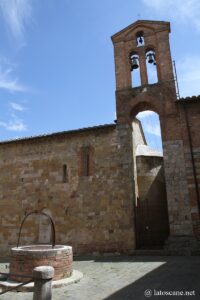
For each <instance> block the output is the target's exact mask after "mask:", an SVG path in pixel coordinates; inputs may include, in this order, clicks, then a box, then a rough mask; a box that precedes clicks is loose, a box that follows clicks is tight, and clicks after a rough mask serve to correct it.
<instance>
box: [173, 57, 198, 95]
mask: <svg viewBox="0 0 200 300" xmlns="http://www.w3.org/2000/svg"><path fill="white" fill-rule="evenodd" d="M191 57H192V60H191ZM192 62H195V63H192ZM177 75H178V83H179V89H180V96H181V97H186V96H193V95H199V94H200V86H199V82H200V57H199V56H194V55H193V56H188V57H185V58H183V59H181V60H179V61H178V62H177Z"/></svg>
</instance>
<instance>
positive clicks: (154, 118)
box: [137, 110, 161, 137]
mask: <svg viewBox="0 0 200 300" xmlns="http://www.w3.org/2000/svg"><path fill="white" fill-rule="evenodd" d="M137 118H138V119H139V120H140V121H141V123H142V128H143V130H144V133H150V134H153V135H156V136H159V137H160V136H161V130H160V120H159V116H158V115H157V114H156V113H155V112H153V111H151V110H145V111H143V112H140V113H139V114H137Z"/></svg>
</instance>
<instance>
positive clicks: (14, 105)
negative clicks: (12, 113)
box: [10, 102, 25, 111]
mask: <svg viewBox="0 0 200 300" xmlns="http://www.w3.org/2000/svg"><path fill="white" fill-rule="evenodd" d="M10 106H11V108H12V109H13V110H16V111H24V110H25V107H23V106H22V105H21V104H18V103H15V102H11V103H10Z"/></svg>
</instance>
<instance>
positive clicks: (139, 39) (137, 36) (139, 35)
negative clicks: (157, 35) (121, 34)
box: [136, 31, 145, 47]
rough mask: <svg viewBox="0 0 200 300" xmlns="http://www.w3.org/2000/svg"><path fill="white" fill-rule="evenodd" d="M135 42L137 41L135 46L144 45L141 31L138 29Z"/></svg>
mask: <svg viewBox="0 0 200 300" xmlns="http://www.w3.org/2000/svg"><path fill="white" fill-rule="evenodd" d="M136 42H137V47H140V46H144V45H145V42H144V34H143V31H139V32H138V33H137V34H136Z"/></svg>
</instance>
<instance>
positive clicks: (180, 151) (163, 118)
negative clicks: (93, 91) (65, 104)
mask: <svg viewBox="0 0 200 300" xmlns="http://www.w3.org/2000/svg"><path fill="white" fill-rule="evenodd" d="M169 33H170V23H169V22H163V21H146V20H139V21H137V22H135V23H133V24H131V25H130V26H128V27H126V28H125V29H123V30H121V31H119V32H118V33H116V34H115V35H113V36H112V42H113V45H114V57H115V76H116V111H117V125H118V128H120V127H123V126H125V125H126V126H127V125H131V124H132V121H133V119H134V117H135V116H136V115H137V114H138V113H139V112H141V111H144V110H151V111H154V112H156V113H157V114H158V115H159V118H160V126H161V134H162V145H163V160H164V173H165V183H166V191H167V206H168V216H169V227H170V236H169V239H168V245H169V248H170V247H171V246H170V245H171V244H172V245H173V244H174V243H175V244H176V246H175V247H176V249H177V248H178V247H179V246H177V245H180V247H182V245H183V241H184V242H185V241H186V244H187V245H190V244H192V243H193V240H194V235H197V234H196V233H195V232H196V231H197V230H196V229H195V228H196V227H197V226H196V223H195V222H196V221H195V218H196V219H197V217H196V214H194V213H193V212H192V211H195V212H196V210H197V206H196V202H195V201H196V200H193V198H194V197H193V198H192V197H191V196H190V194H191V193H190V184H189V182H190V181H189V179H188V178H187V173H186V171H187V170H186V165H187V164H186V157H187V156H191V153H190V152H191V151H190V150H188V149H189V146H188V137H186V136H184V134H185V133H186V132H187V129H186V128H187V127H186V121H185V119H184V114H183V109H182V106H181V104H180V102H181V100H179V101H177V100H178V99H177V93H176V84H175V79H174V74H173V65H172V59H171V53H170V45H169ZM149 65H150V66H151V71H153V72H155V73H156V80H155V81H154V82H153V83H152V81H151V72H148V70H149V69H148V67H149ZM134 72H138V74H139V77H140V78H139V79H140V80H139V81H140V83H139V84H136V82H135V81H134V76H132V75H134V74H135V73H134ZM130 128H132V127H131V126H130ZM187 182H188V185H187ZM191 195H192V194H191ZM191 199H192V200H191ZM192 201H193V202H192ZM191 203H195V208H194V207H192V209H191ZM192 205H193V204H192ZM195 226H196V227H195ZM194 233H195V234H194ZM179 241H180V242H179ZM170 243H171V244H170ZM172 247H173V246H172Z"/></svg>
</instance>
